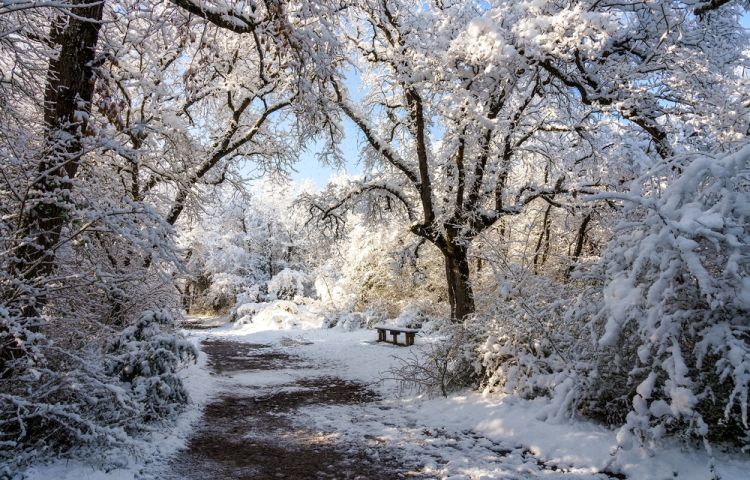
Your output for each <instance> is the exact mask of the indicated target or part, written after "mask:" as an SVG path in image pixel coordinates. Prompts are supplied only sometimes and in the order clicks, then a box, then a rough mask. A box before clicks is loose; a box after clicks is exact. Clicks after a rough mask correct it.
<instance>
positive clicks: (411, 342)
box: [406, 333, 414, 347]
mask: <svg viewBox="0 0 750 480" xmlns="http://www.w3.org/2000/svg"><path fill="white" fill-rule="evenodd" d="M411 345H414V334H413V333H407V334H406V346H407V347H408V346H411Z"/></svg>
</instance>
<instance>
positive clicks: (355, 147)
mask: <svg viewBox="0 0 750 480" xmlns="http://www.w3.org/2000/svg"><path fill="white" fill-rule="evenodd" d="M741 23H742V25H743V26H744V27H745V28H748V29H750V14H746V15H744V16H743V17H742V20H741ZM359 82H360V79H359V76H358V75H357V74H356V72H352V74H351V75H349V78H348V79H347V82H346V83H347V86H348V87H349V90H350V91H351V92H358V91H359V88H358V87H359ZM355 100H356V98H355ZM344 131H345V136H346V137H345V139H344V142H343V144H342V145H341V151H342V152H344V157H345V159H346V162H345V164H344V165H343V166H342V168H341V169H336V168H334V167H331V166H328V165H323V164H321V163H320V162H318V160H317V158H316V154H317V151H318V150H316V149H315V148H313V147H311V148H310V149H309V150H308V151H306V152H303V153H302V154H301V155H300V159H299V163H298V164H297V166H296V167H295V168H296V170H297V171H296V172H294V173H292V180H294V181H295V182H297V183H303V182H305V181H312V182H313V183H315V185H317V187H318V188H322V187H324V186H325V185H326V184H327V183H328V180H329V179H330V178H331V177H333V176H336V175H340V174H349V175H356V174H358V173H361V171H362V169H361V167H360V166H359V150H360V145H359V139H360V136H359V135H358V133H357V130H356V127H355V125H354V124H353V123H352V122H351V121H349V120H348V119H346V120H345V121H344Z"/></svg>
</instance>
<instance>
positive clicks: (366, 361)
mask: <svg viewBox="0 0 750 480" xmlns="http://www.w3.org/2000/svg"><path fill="white" fill-rule="evenodd" d="M272 317H273V316H272V315H266V316H265V317H261V318H268V321H259V322H253V323H246V324H244V325H239V326H235V325H225V326H222V327H219V328H215V329H211V330H202V331H194V332H188V335H190V337H191V338H192V339H193V340H194V341H195V342H196V343H197V342H199V341H200V340H202V339H204V338H206V337H221V338H223V339H225V340H231V341H236V342H248V343H253V344H267V345H273V346H274V348H277V349H279V350H288V351H289V353H290V354H293V355H295V356H299V357H302V358H304V359H305V364H306V365H312V366H314V368H311V367H305V368H290V369H286V370H274V371H259V372H247V373H241V374H238V375H234V376H233V377H232V381H235V382H239V383H241V384H243V385H244V386H251V387H252V388H257V389H258V390H268V391H273V390H274V389H278V388H284V387H283V385H284V384H289V383H290V382H289V380H290V379H298V378H307V377H316V376H336V377H340V378H344V379H348V380H354V381H357V382H361V383H365V384H368V385H369V386H370V387H371V388H372V389H373V390H375V391H377V392H378V393H379V394H380V395H381V397H382V400H380V401H377V402H371V403H364V404H354V405H313V406H306V407H303V408H302V409H301V410H300V411H299V412H297V414H296V415H295V421H297V422H300V423H302V424H305V426H307V427H312V428H315V429H317V430H319V431H321V432H329V433H331V434H332V435H334V436H335V437H336V438H338V439H339V440H340V441H343V442H346V441H351V442H352V443H359V444H362V443H365V444H369V445H372V447H373V448H372V454H373V455H377V451H378V449H379V448H389V449H393V450H396V451H398V452H399V455H400V456H401V458H402V460H403V462H404V464H405V465H419V466H420V467H421V472H422V473H423V474H427V475H430V476H434V477H435V478H451V479H494V478H568V479H569V478H612V475H617V474H625V475H627V477H628V478H632V479H654V480H662V479H674V478H677V479H686V480H687V479H696V480H698V479H707V478H711V477H712V474H711V472H710V471H709V457H708V456H707V455H706V453H705V452H703V451H702V450H692V449H685V448H683V447H680V446H678V445H671V446H670V445H667V446H664V447H662V448H659V449H658V450H657V451H653V452H646V451H643V450H638V449H634V450H631V451H627V452H620V453H619V455H617V456H616V457H613V456H612V455H611V452H612V451H613V450H614V447H615V445H616V439H615V433H614V432H613V431H612V430H609V429H606V428H603V427H601V426H598V425H595V424H593V423H589V422H584V421H569V422H565V423H549V422H547V421H544V420H542V419H541V418H542V417H543V413H544V411H545V407H546V404H545V402H544V401H543V400H536V401H526V400H521V399H518V398H514V397H510V396H495V395H493V396H484V395H481V394H479V393H474V392H463V393H460V394H456V395H452V396H450V397H449V398H442V397H441V398H425V397H418V396H405V397H399V396H398V391H399V389H398V382H397V381H395V380H389V379H386V378H387V377H389V376H390V375H389V374H387V373H386V372H387V371H388V370H389V369H390V368H392V367H394V366H396V365H398V363H399V359H400V358H404V357H405V356H406V355H410V354H413V353H414V352H415V351H419V350H418V349H419V348H420V345H423V344H424V343H425V342H427V341H429V339H426V338H420V337H418V338H417V345H416V346H415V347H410V348H404V347H396V346H393V345H389V344H383V343H377V342H375V341H374V340H375V339H376V337H377V335H376V334H375V332H374V331H370V330H356V331H344V330H342V329H338V328H334V329H324V328H320V322H319V321H318V319H317V318H316V317H315V316H314V315H312V314H308V313H306V312H301V314H300V316H299V317H298V321H291V320H292V319H291V318H290V317H289V316H288V315H281V316H280V317H279V318H280V319H281V320H282V321H279V319H275V320H274V319H272ZM282 317H283V318H282ZM279 328H280V329H279ZM205 362H206V359H205V356H203V355H202V356H201V359H200V362H199V365H198V366H196V367H192V368H190V369H189V370H188V371H186V372H185V378H186V382H187V385H188V388H189V389H190V391H191V394H192V397H193V401H194V405H193V408H191V409H190V410H188V411H187V412H186V413H185V414H184V415H183V416H182V417H181V419H180V421H179V423H178V426H177V427H176V428H175V429H174V431H172V432H169V433H154V436H153V438H152V439H151V441H150V442H145V443H144V446H143V451H142V452H141V455H140V456H139V458H138V459H137V460H133V459H128V458H123V459H122V461H121V464H122V468H118V469H115V470H112V471H110V472H102V471H97V470H93V469H92V467H90V466H86V465H84V464H80V463H68V464H60V463H58V464H54V465H51V466H47V467H43V468H42V467H38V468H34V469H32V470H30V471H29V472H28V474H29V478H32V479H42V478H44V479H50V478H60V479H66V478H67V479H73V478H76V479H95V478H96V479H98V478H108V479H126V478H127V479H130V478H148V477H149V476H150V475H149V472H154V471H156V470H155V467H154V466H155V465H156V464H158V462H159V460H160V459H164V458H166V457H168V456H169V455H171V454H172V453H173V452H174V451H176V450H177V449H178V448H180V447H181V446H182V445H184V444H185V439H186V437H187V435H188V434H189V432H190V428H191V425H192V424H193V423H194V422H195V420H196V419H197V418H198V416H199V413H200V407H201V405H203V404H205V402H206V401H207V399H209V398H210V396H211V392H213V391H215V390H216V382H217V381H219V382H221V381H227V380H226V379H224V380H221V379H219V380H217V379H216V378H215V377H212V376H209V375H208V374H207V370H206V368H205ZM601 472H606V473H601ZM748 472H750V458H746V457H744V458H743V457H740V456H737V455H734V456H729V455H724V454H717V458H716V473H718V475H719V476H720V478H722V479H725V480H739V479H746V478H748Z"/></svg>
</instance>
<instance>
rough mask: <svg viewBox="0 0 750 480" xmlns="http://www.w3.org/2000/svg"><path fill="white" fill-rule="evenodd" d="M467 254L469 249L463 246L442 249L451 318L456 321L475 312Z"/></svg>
mask: <svg viewBox="0 0 750 480" xmlns="http://www.w3.org/2000/svg"><path fill="white" fill-rule="evenodd" d="M468 253H469V249H468V248H467V247H466V246H464V245H450V244H449V245H446V247H445V248H444V249H443V258H444V259H445V277H446V280H447V282H448V301H449V302H450V305H451V318H453V319H457V320H462V319H464V318H466V316H467V315H470V314H472V313H474V311H475V306H474V292H473V290H472V288H471V272H470V269H469V255H468Z"/></svg>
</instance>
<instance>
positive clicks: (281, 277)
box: [268, 268, 310, 300]
mask: <svg viewBox="0 0 750 480" xmlns="http://www.w3.org/2000/svg"><path fill="white" fill-rule="evenodd" d="M309 282H310V279H309V277H308V275H307V274H306V273H304V272H300V271H299V270H292V269H291V268H285V269H284V270H282V271H280V272H279V273H277V274H276V275H274V276H273V278H272V279H271V280H270V281H269V282H268V298H269V299H271V300H294V298H295V297H302V296H304V295H305V285H306V284H307V283H309Z"/></svg>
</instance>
